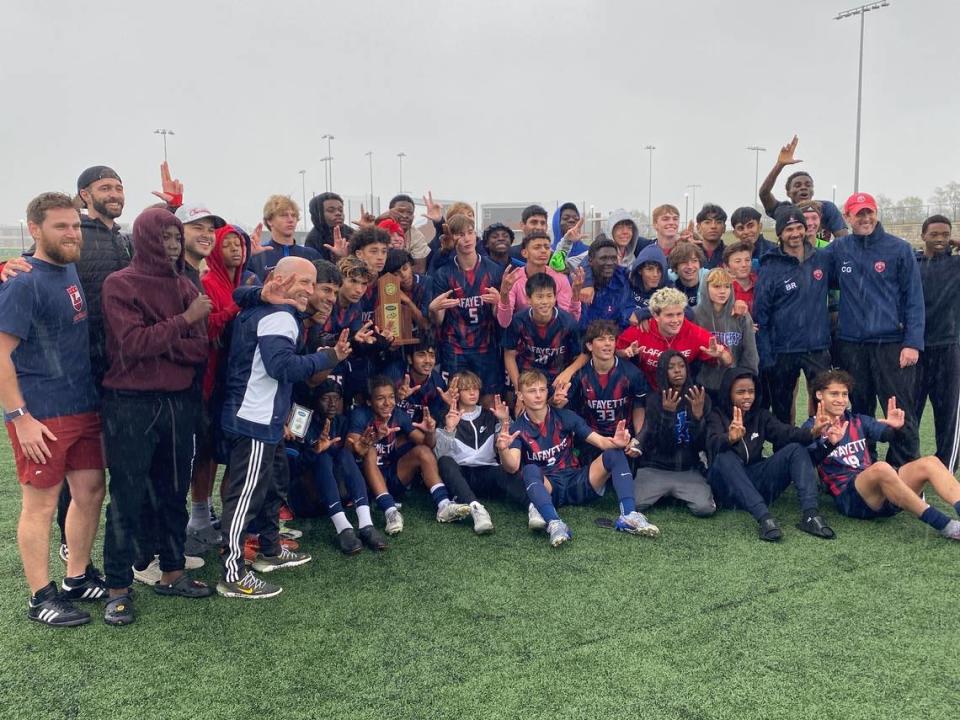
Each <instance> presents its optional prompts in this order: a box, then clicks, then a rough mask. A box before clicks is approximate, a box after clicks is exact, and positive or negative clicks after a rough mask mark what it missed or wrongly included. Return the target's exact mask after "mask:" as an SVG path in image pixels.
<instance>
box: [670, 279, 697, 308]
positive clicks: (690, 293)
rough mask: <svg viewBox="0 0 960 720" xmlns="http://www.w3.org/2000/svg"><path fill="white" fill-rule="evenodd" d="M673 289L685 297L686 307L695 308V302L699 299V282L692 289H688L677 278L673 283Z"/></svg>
mask: <svg viewBox="0 0 960 720" xmlns="http://www.w3.org/2000/svg"><path fill="white" fill-rule="evenodd" d="M674 287H675V288H677V290H679V291H680V292H682V293H683V294H684V295H686V296H687V305H688V306H689V307H696V304H697V301H698V300H699V299H700V283H699V281H698V282H697V284H696V285H694V286H693V287H689V286H687V285H684V284H683V283H682V282H681V281H680V278H677V281H676V282H675V283H674Z"/></svg>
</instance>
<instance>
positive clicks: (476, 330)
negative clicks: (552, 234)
mask: <svg viewBox="0 0 960 720" xmlns="http://www.w3.org/2000/svg"><path fill="white" fill-rule="evenodd" d="M502 277H503V268H502V267H500V266H499V265H497V264H496V263H495V262H493V260H491V259H490V258H488V257H483V256H482V255H478V256H477V264H476V265H474V266H473V269H472V270H463V269H461V267H460V263H459V261H458V260H457V258H454V259H453V262H451V263H449V264H447V265H444V266H443V267H441V268H440V269H439V270H437V272H436V273H435V274H434V276H433V296H434V297H437V296H438V295H440V294H442V293H445V292H447V291H448V290H452V291H453V292H452V293H451V294H450V297H451V298H456V299H457V300H458V301H459V302H460V304H459V305H458V306H457V307H454V308H450V309H448V310H447V311H446V312H445V313H444V317H443V324H442V325H441V326H440V329H439V339H440V340H441V342H443V343H444V344H445V345H447V346H448V347H449V349H450V351H452V352H453V353H455V354H457V355H464V354H466V353H485V352H488V351H490V350H491V349H492V348H495V346H496V338H497V337H498V335H497V332H498V330H497V328H498V323H497V320H496V314H495V311H494V307H493V306H492V305H488V304H487V303H485V302H483V299H482V297H481V296H482V295H483V293H484V291H485V290H487V288H494V289H495V290H497V291H499V289H500V280H501V278H502Z"/></svg>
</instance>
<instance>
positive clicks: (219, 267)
mask: <svg viewBox="0 0 960 720" xmlns="http://www.w3.org/2000/svg"><path fill="white" fill-rule="evenodd" d="M230 233H233V234H234V235H236V236H237V237H239V238H240V252H241V253H242V257H241V260H240V266H239V267H237V268H234V269H233V270H232V271H230V270H227V266H226V265H224V263H223V240H224V238H225V237H226V236H227V235H229V234H230ZM246 266H247V249H246V247H245V244H244V242H243V238H242V237H241V235H240V233H239V232H237V229H236V228H235V227H233V225H224V226H223V227H222V228H220V229H219V230H217V234H216V241H215V242H214V245H213V252H211V253H210V255H209V256H208V257H207V272H206V274H204V276H203V278H202V279H201V282H202V283H203V289H204V290H205V291H206V293H207V297H209V298H210V301H211V302H212V303H213V311H212V312H211V313H210V317H208V318H207V335H208V336H209V338H210V355H209V357H208V358H207V370H206V373H205V374H204V376H203V399H204V400H209V399H210V394H211V393H212V392H213V385H214V383H215V382H216V379H217V368H218V366H219V365H220V360H221V356H222V355H223V354H224V347H223V343H222V342H221V337H222V336H223V331H224V330H225V329H226V328H227V325H229V324H230V322H231V321H232V320H233V319H234V318H235V317H236V316H237V313H239V312H240V307H239V306H238V305H237V304H236V303H235V302H234V301H233V291H234V290H236V289H237V288H238V287H240V281H241V279H242V278H243V270H244V268H245V267H246Z"/></svg>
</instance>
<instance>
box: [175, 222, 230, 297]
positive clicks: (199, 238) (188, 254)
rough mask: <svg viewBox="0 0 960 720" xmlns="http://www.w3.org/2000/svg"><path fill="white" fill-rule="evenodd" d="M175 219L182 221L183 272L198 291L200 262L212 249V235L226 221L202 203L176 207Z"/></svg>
mask: <svg viewBox="0 0 960 720" xmlns="http://www.w3.org/2000/svg"><path fill="white" fill-rule="evenodd" d="M176 215H177V220H179V221H180V222H181V223H183V260H184V263H185V264H184V266H183V274H184V275H186V276H187V278H189V280H190V282H192V283H193V284H194V286H195V287H196V288H197V290H199V291H200V292H203V291H204V290H203V285H202V284H201V283H200V263H202V262H203V261H204V260H205V259H206V258H207V257H208V256H209V255H210V253H211V252H212V251H213V243H214V235H215V233H216V231H217V230H218V229H219V228H222V227H223V226H224V225H226V224H227V223H226V222H225V221H224V219H223V218H222V217H220V216H219V215H214V214H213V213H212V212H211V211H210V210H208V209H207V206H206V205H204V204H203V203H191V204H189V205H181V206H180V207H179V208H177V213H176Z"/></svg>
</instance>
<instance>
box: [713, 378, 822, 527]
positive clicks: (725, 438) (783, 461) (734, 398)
mask: <svg viewBox="0 0 960 720" xmlns="http://www.w3.org/2000/svg"><path fill="white" fill-rule="evenodd" d="M756 386H757V377H756V375H755V374H754V373H753V371H752V370H748V369H746V368H730V369H729V370H727V372H726V374H725V375H724V376H723V383H722V384H721V386H720V399H719V403H718V404H717V406H716V407H715V408H713V410H712V411H711V412H710V415H709V416H708V417H707V454H708V456H709V457H710V472H709V474H708V476H707V478H708V480H709V482H710V487H711V488H713V494H714V498H715V499H716V500H717V503H718V504H719V505H728V506H732V507H735V508H738V509H741V510H746V511H747V512H749V513H750V514H751V515H752V516H753V519H754V520H756V521H757V524H758V526H759V532H760V539H761V540H765V541H767V542H776V541H777V540H780V539H781V538H782V537H783V531H782V530H781V529H780V526H779V525H778V524H777V521H776V520H775V519H774V517H773V515H771V513H770V508H769V505H770V504H772V503H773V501H774V500H776V499H777V498H778V497H779V496H780V494H781V493H782V492H783V491H784V490H786V489H787V486H789V485H790V484H791V483H792V484H793V485H794V487H795V488H796V489H797V497H798V499H799V501H800V522H799V523H798V524H797V528H798V529H800V530H802V531H803V532H806V533H809V534H811V535H813V536H815V537H819V538H823V539H825V540H829V539H832V538H833V537H834V532H833V530H831V529H830V527H829V526H828V525H827V523H826V521H825V520H824V519H823V518H822V517H821V516H820V512H819V510H818V509H817V504H818V501H817V476H816V473H815V472H814V470H813V463H812V462H811V460H810V455H809V453H808V452H807V449H806V446H807V445H809V444H810V443H811V442H813V440H814V439H815V438H818V437H820V433H821V432H823V430H824V429H825V428H826V427H827V424H828V422H829V419H828V418H826V417H825V416H823V415H822V413H820V412H818V414H817V417H816V418H815V421H814V422H813V423H811V426H810V427H809V428H804V429H800V428H796V427H793V426H792V425H787V424H786V423H782V422H780V421H779V420H777V419H776V418H775V417H774V416H773V415H771V414H770V411H769V410H767V409H766V408H762V407H755V406H754V400H755V398H756ZM765 442H770V443H772V444H773V447H774V453H773V455H771V456H770V457H767V458H765V457H763V445H764V443H765Z"/></svg>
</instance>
